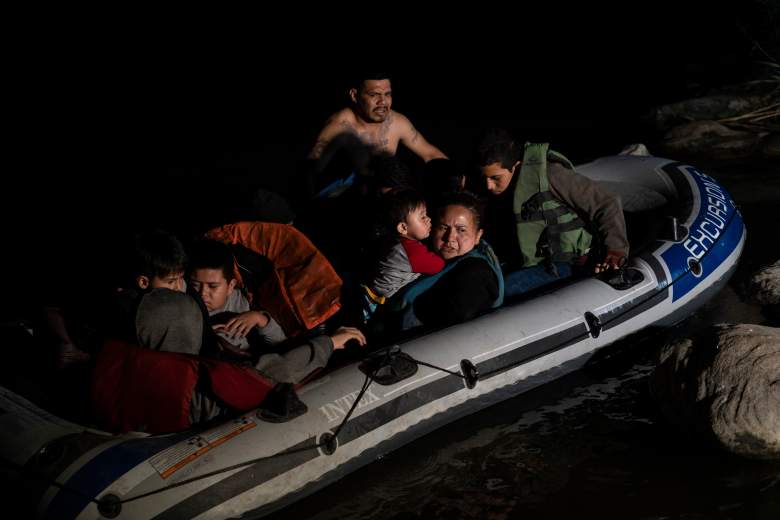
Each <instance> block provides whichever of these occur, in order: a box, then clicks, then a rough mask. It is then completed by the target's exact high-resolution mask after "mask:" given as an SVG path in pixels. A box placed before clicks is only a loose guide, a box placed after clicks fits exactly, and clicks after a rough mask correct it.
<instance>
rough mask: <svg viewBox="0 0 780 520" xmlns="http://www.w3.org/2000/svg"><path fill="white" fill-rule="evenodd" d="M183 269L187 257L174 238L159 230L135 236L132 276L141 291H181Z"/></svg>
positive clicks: (182, 287)
mask: <svg viewBox="0 0 780 520" xmlns="http://www.w3.org/2000/svg"><path fill="white" fill-rule="evenodd" d="M186 266H187V253H186V252H185V251H184V246H183V245H182V243H181V242H180V241H179V239H178V238H176V237H175V236H174V235H172V234H170V233H168V232H167V231H163V230H161V229H155V230H153V231H149V232H145V233H140V234H138V235H136V237H135V244H134V249H133V266H132V273H133V279H134V281H135V283H136V284H137V285H138V287H139V288H140V289H142V290H145V291H146V290H151V289H158V288H163V287H164V288H166V289H172V290H174V291H184V269H185V268H186Z"/></svg>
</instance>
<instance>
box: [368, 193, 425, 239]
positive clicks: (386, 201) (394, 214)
mask: <svg viewBox="0 0 780 520" xmlns="http://www.w3.org/2000/svg"><path fill="white" fill-rule="evenodd" d="M424 204H425V198H424V197H423V195H422V193H420V192H419V191H417V190H413V189H408V188H407V189H400V190H395V191H391V192H388V193H387V194H386V195H384V196H383V197H382V198H381V199H380V207H379V211H380V213H379V222H380V225H381V227H382V231H383V232H384V233H387V234H389V235H395V233H396V228H397V227H398V224H399V223H401V222H405V221H406V218H407V217H408V216H409V214H410V213H411V212H412V211H414V210H416V209H417V208H419V207H420V206H422V205H424Z"/></svg>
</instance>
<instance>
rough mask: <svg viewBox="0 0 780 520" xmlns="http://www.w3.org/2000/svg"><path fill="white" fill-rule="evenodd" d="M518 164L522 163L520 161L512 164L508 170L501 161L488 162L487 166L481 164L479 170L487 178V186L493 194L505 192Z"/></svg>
mask: <svg viewBox="0 0 780 520" xmlns="http://www.w3.org/2000/svg"><path fill="white" fill-rule="evenodd" d="M518 164H520V162H519V161H518V162H516V163H515V165H514V166H512V169H511V170H507V169H506V168H504V167H503V166H501V163H497V162H495V163H491V164H488V165H487V166H480V167H479V171H480V173H481V174H482V178H483V179H484V180H485V187H486V188H487V190H488V191H489V192H490V193H491V194H493V195H500V194H502V193H504V191H505V190H506V188H507V186H509V183H510V182H511V180H512V176H513V175H514V173H515V170H516V169H517V165H518Z"/></svg>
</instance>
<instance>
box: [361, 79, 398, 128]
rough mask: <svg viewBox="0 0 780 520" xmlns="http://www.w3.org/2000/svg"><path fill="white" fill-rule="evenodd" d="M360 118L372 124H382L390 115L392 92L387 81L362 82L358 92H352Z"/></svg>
mask: <svg viewBox="0 0 780 520" xmlns="http://www.w3.org/2000/svg"><path fill="white" fill-rule="evenodd" d="M351 94H352V99H353V100H354V101H355V103H356V104H357V108H358V112H359V113H360V116H361V117H362V118H363V119H365V120H367V121H370V122H372V123H382V122H384V121H385V119H387V116H389V115H390V107H391V106H392V104H393V91H392V89H391V88H390V80H389V79H372V80H367V81H364V82H363V86H362V87H361V88H360V89H358V90H354V89H353V90H352V91H351Z"/></svg>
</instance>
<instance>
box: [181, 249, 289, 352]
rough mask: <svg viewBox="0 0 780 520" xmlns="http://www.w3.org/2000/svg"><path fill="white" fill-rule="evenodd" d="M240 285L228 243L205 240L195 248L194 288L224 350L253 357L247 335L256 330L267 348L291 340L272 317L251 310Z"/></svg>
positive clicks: (265, 313)
mask: <svg viewBox="0 0 780 520" xmlns="http://www.w3.org/2000/svg"><path fill="white" fill-rule="evenodd" d="M236 283H237V282H236V279H235V277H234V275H233V253H232V252H231V250H230V247H229V246H228V245H227V244H223V243H222V242H217V241H215V240H202V241H200V242H198V243H196V244H195V245H194V246H193V248H192V261H191V266H190V286H191V288H192V290H193V291H194V292H196V293H197V294H199V295H200V297H201V299H202V300H203V303H204V304H205V305H206V309H207V310H208V313H209V317H210V320H209V321H210V323H211V325H212V328H213V329H214V331H215V332H216V333H217V335H218V336H219V338H220V344H221V345H222V346H223V347H224V348H226V349H227V350H229V351H231V352H233V353H234V354H238V355H240V356H246V357H249V352H247V350H248V349H249V347H250V343H249V340H248V339H247V336H248V335H249V334H250V332H252V331H256V332H257V333H259V338H260V341H261V343H262V344H265V345H274V344H277V343H280V342H282V341H284V340H285V339H287V338H286V336H285V334H284V332H283V331H282V329H281V327H280V326H279V324H278V323H276V321H275V320H274V319H273V318H272V317H271V315H270V314H268V313H267V312H265V311H259V310H253V309H250V306H249V300H248V299H247V298H246V296H244V294H243V292H242V291H241V290H240V289H238V288H236Z"/></svg>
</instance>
